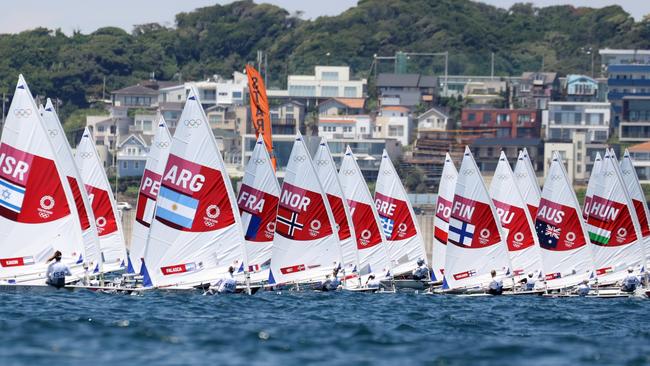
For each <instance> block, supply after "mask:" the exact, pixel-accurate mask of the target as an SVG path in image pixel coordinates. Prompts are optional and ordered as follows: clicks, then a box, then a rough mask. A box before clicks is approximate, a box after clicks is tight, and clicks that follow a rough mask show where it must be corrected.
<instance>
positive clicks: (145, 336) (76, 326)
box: [0, 291, 650, 366]
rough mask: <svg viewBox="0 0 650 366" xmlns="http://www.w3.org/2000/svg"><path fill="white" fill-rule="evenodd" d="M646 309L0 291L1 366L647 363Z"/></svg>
mask: <svg viewBox="0 0 650 366" xmlns="http://www.w3.org/2000/svg"><path fill="white" fill-rule="evenodd" d="M649 313H650V300H644V299H585V298H570V299H547V298H539V297H490V298H458V297H451V296H446V297H443V296H426V295H416V294H396V295H389V294H382V295H379V294H377V295H373V294H351V293H288V292H285V293H282V294H276V293H261V294H257V295H255V296H245V295H235V296H221V297H217V296H215V297H204V296H200V295H198V294H197V295H194V294H162V293H150V294H146V295H141V296H128V295H109V294H95V293H90V292H74V293H71V292H67V291H58V292H51V293H40V294H39V293H0V365H50V366H53V365H55V364H57V363H58V364H61V365H84V366H91V365H145V364H156V365H197V364H212V365H222V364H241V365H244V364H245V365H257V364H259V365H262V364H264V365H266V364H278V365H279V364H281V365H304V364H310V365H311V364H316V365H342V364H345V365H355V366H356V365H396V364H397V365H404V366H406V365H423V364H426V365H441V366H442V365H523V364H525V365H618V364H622V365H645V364H650V326H649V324H648V314H649Z"/></svg>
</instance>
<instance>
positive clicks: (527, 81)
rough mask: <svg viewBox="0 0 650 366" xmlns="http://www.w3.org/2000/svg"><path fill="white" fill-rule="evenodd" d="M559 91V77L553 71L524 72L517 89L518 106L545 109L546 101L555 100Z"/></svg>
mask: <svg viewBox="0 0 650 366" xmlns="http://www.w3.org/2000/svg"><path fill="white" fill-rule="evenodd" d="M559 92H560V79H559V78H558V76H557V73H555V72H524V73H523V74H522V75H521V82H520V84H519V88H518V90H517V93H516V95H517V100H518V102H519V106H520V107H522V108H529V109H546V108H547V107H548V102H550V101H552V100H556V99H557V97H558V95H559Z"/></svg>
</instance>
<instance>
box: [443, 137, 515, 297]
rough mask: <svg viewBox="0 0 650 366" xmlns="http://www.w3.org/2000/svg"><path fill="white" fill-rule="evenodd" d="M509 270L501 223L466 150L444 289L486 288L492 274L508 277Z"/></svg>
mask: <svg viewBox="0 0 650 366" xmlns="http://www.w3.org/2000/svg"><path fill="white" fill-rule="evenodd" d="M509 268H510V259H509V257H508V250H507V245H506V241H505V236H504V234H503V231H502V228H501V223H500V222H499V218H498V216H497V214H496V210H495V208H494V204H493V203H492V200H491V199H490V196H489V195H488V191H487V188H486V187H485V182H483V178H481V173H480V171H479V170H478V167H477V166H476V162H475V161H474V157H473V156H472V153H471V151H470V150H469V148H468V147H466V148H465V153H464V155H463V162H462V164H461V166H460V169H459V171H458V180H457V182H456V189H455V191H454V200H453V202H452V209H451V217H450V218H449V236H448V238H447V255H446V260H445V277H444V278H445V283H444V287H445V288H449V289H459V288H470V287H476V286H481V287H482V286H485V285H487V284H488V283H489V282H490V281H491V280H492V277H491V275H490V272H491V271H492V270H495V271H496V272H497V273H498V274H499V275H505V274H507V273H508V271H509Z"/></svg>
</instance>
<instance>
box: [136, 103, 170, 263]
mask: <svg viewBox="0 0 650 366" xmlns="http://www.w3.org/2000/svg"><path fill="white" fill-rule="evenodd" d="M171 139H172V137H171V135H170V134H169V130H168V129H167V124H166V123H165V119H164V118H163V117H162V116H160V117H159V120H158V128H157V129H156V132H155V134H154V136H153V140H152V141H151V147H150V148H149V154H148V156H147V162H146V164H145V166H144V172H143V173H142V179H141V180H140V190H139V191H138V202H137V204H136V209H135V222H134V223H133V231H132V233H131V248H130V250H129V263H128V264H129V265H128V266H127V272H129V273H140V272H141V267H142V260H143V258H144V252H145V248H146V246H147V239H148V238H149V229H150V227H151V222H152V221H153V216H154V212H155V210H156V200H157V199H158V192H159V191H160V181H161V180H162V174H163V172H164V170H165V165H167V157H168V156H169V147H170V145H171Z"/></svg>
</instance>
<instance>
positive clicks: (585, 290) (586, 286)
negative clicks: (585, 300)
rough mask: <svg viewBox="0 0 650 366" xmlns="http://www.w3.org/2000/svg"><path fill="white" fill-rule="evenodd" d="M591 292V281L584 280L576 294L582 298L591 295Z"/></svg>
mask: <svg viewBox="0 0 650 366" xmlns="http://www.w3.org/2000/svg"><path fill="white" fill-rule="evenodd" d="M589 291H591V286H589V280H584V281H582V283H581V284H580V285H579V286H578V289H577V290H576V292H577V293H578V295H580V296H587V295H588V294H589Z"/></svg>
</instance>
